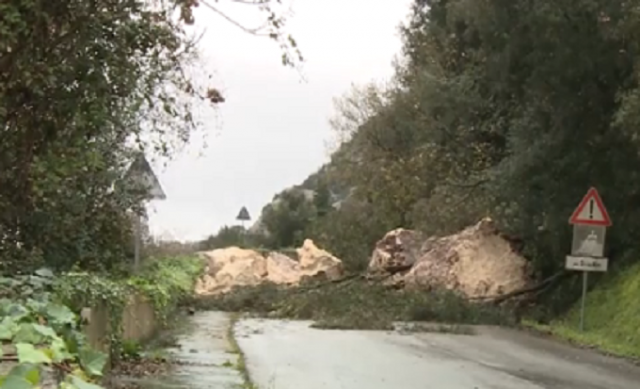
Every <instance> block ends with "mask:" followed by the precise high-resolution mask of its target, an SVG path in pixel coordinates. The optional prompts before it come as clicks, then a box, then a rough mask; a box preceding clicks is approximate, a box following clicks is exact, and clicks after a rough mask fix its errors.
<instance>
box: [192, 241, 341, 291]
mask: <svg viewBox="0 0 640 389" xmlns="http://www.w3.org/2000/svg"><path fill="white" fill-rule="evenodd" d="M296 251H297V256H298V260H294V259H292V258H290V257H288V256H286V255H284V254H282V253H278V252H271V253H269V254H267V255H266V256H264V255H262V254H261V253H259V252H258V251H255V250H247V249H241V248H238V247H228V248H224V249H217V250H213V251H207V252H203V253H200V255H201V256H202V257H204V258H205V260H206V261H207V266H206V268H205V274H204V275H203V276H202V277H201V278H200V279H199V280H198V282H197V283H196V294H198V295H214V294H221V293H226V292H228V291H230V290H231V289H232V288H233V287H234V286H255V285H258V284H261V283H263V282H273V283H276V284H282V285H298V284H299V283H300V282H301V281H303V280H304V279H306V278H315V277H326V278H327V279H329V280H333V279H337V278H340V277H342V275H343V274H344V267H343V265H342V261H341V260H340V259H338V258H336V257H334V256H333V255H331V254H330V253H328V252H327V251H325V250H322V249H320V248H318V247H317V246H316V245H315V244H314V243H313V241H312V240H310V239H307V240H305V241H304V244H303V245H302V247H300V248H298V249H297V250H296Z"/></svg>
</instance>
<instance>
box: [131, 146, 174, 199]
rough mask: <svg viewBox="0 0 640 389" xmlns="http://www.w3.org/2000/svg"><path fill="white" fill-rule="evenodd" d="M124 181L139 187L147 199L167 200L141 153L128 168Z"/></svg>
mask: <svg viewBox="0 0 640 389" xmlns="http://www.w3.org/2000/svg"><path fill="white" fill-rule="evenodd" d="M125 180H127V181H130V182H132V183H133V184H135V185H137V186H139V187H140V189H142V190H143V191H144V192H145V195H146V197H148V198H151V199H158V200H164V199H166V198H167V195H166V194H165V193H164V190H162V186H161V185H160V181H159V180H158V177H157V176H156V174H155V173H154V172H153V169H152V168H151V165H150V164H149V161H147V159H146V158H145V156H144V154H142V153H140V154H139V155H138V157H137V158H136V159H135V160H134V161H133V163H132V164H131V166H130V167H129V170H128V171H127V172H126V173H125Z"/></svg>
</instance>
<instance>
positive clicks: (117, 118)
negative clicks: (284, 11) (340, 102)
mask: <svg viewBox="0 0 640 389" xmlns="http://www.w3.org/2000/svg"><path fill="white" fill-rule="evenodd" d="M228 1H234V0H228ZM247 3H249V4H253V5H254V6H255V7H259V9H260V10H261V11H263V12H265V18H266V23H265V26H264V28H263V29H262V30H260V31H251V32H252V33H255V34H258V33H264V34H266V35H267V36H269V37H270V38H272V39H275V40H276V41H278V42H279V43H280V45H281V46H282V47H283V50H284V54H285V57H283V62H284V63H285V64H295V60H296V57H295V56H292V53H293V54H296V53H298V52H297V48H296V45H295V41H294V40H293V39H292V38H290V37H289V36H288V35H286V34H285V32H284V30H283V29H282V27H283V25H284V22H285V20H283V19H282V17H281V16H280V15H278V14H276V13H275V11H273V9H272V4H273V2H271V1H258V0H256V1H255V2H252V1H249V2H247ZM199 5H204V6H207V7H209V8H211V9H213V10H217V8H216V7H217V6H218V5H217V3H215V2H212V3H208V2H206V1H204V2H203V1H201V2H196V1H191V0H167V1H165V0H152V1H146V0H126V1H125V0H92V1H87V0H63V1H44V0H35V1H24V0H16V1H10V2H3V3H2V4H0V123H2V124H1V125H0V138H1V139H2V142H1V144H0V265H2V268H1V269H0V271H8V270H11V271H15V270H16V269H21V270H24V271H28V269H29V268H32V267H33V266H38V265H39V264H42V263H43V262H44V263H46V264H48V265H49V266H52V267H60V268H68V267H70V266H72V265H77V266H81V267H85V268H93V269H105V268H109V267H110V266H112V265H113V264H115V263H119V262H122V261H123V260H124V259H126V258H127V257H129V256H130V255H131V253H130V251H131V246H132V244H131V242H132V237H131V223H130V218H129V216H130V215H129V214H128V213H129V212H130V211H131V210H132V209H133V208H135V206H136V205H139V204H140V201H141V200H142V199H141V197H140V196H139V195H135V194H133V193H135V191H129V190H125V189H123V188H126V185H123V183H122V176H123V173H124V171H125V169H126V168H127V167H128V165H129V164H130V163H131V161H132V159H133V158H134V157H135V156H136V155H138V153H139V152H141V151H142V152H146V153H147V154H153V155H156V156H164V157H170V156H171V155H173V154H174V153H175V151H176V150H179V149H180V147H181V146H182V145H184V144H185V143H186V142H188V141H189V139H190V137H191V136H192V135H193V134H194V131H196V130H197V129H199V128H200V127H199V123H197V120H196V118H195V117H194V115H193V111H194V107H196V105H197V104H200V102H201V101H204V102H206V103H208V104H213V105H216V104H219V103H222V102H223V101H224V97H223V96H222V95H221V94H220V92H219V91H218V90H217V89H215V87H214V86H213V85H201V84H197V83H194V82H193V81H192V80H191V78H190V77H189V76H188V74H189V72H188V70H189V69H190V67H193V66H198V62H197V60H198V50H197V45H196V43H197V41H196V39H195V37H194V36H192V35H191V34H190V33H188V32H187V28H186V27H187V26H188V25H190V24H193V22H194V18H193V8H194V7H197V6H199ZM220 14H221V15H222V16H225V15H224V14H222V13H220ZM225 17H226V16H225ZM298 54H299V53H298Z"/></svg>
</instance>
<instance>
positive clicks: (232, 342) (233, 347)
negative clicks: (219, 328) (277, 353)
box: [227, 313, 257, 389]
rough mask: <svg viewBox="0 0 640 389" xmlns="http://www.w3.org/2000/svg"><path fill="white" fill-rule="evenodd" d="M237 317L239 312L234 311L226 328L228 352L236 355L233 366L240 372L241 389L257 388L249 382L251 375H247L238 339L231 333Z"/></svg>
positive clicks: (247, 371) (238, 317)
mask: <svg viewBox="0 0 640 389" xmlns="http://www.w3.org/2000/svg"><path fill="white" fill-rule="evenodd" d="M239 319H240V315H239V314H237V313H236V314H234V315H232V316H231V322H230V323H229V328H228V329H227V340H228V341H229V346H230V350H229V352H231V353H232V354H236V355H237V356H238V360H237V362H236V364H235V366H234V368H235V369H236V370H237V371H238V372H239V373H240V375H241V376H242V380H243V381H244V382H243V384H242V389H257V387H256V386H255V385H254V384H253V382H251V377H250V376H249V370H248V369H247V365H246V359H245V356H244V353H243V352H242V350H241V349H240V346H239V345H238V341H237V340H236V337H235V336H234V334H233V327H235V325H236V323H237V322H238V320H239Z"/></svg>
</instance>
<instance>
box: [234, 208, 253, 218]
mask: <svg viewBox="0 0 640 389" xmlns="http://www.w3.org/2000/svg"><path fill="white" fill-rule="evenodd" d="M236 220H242V221H246V220H251V216H249V211H248V210H247V207H242V208H241V209H240V213H238V216H236Z"/></svg>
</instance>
